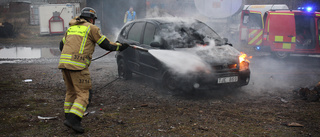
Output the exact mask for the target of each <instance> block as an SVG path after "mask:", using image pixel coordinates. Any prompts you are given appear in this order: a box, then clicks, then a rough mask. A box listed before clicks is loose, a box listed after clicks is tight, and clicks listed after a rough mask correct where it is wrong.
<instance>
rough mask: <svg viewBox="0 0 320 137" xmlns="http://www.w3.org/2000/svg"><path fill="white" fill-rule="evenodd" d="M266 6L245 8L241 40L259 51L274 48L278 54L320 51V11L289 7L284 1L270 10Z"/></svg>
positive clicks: (272, 50)
mask: <svg viewBox="0 0 320 137" xmlns="http://www.w3.org/2000/svg"><path fill="white" fill-rule="evenodd" d="M267 6H269V5H252V7H253V8H252V7H251V9H250V10H243V11H242V14H241V24H240V40H241V41H242V43H245V45H247V46H251V47H252V48H254V49H256V50H258V51H267V52H271V53H272V54H273V55H275V56H276V57H278V58H286V57H288V56H289V55H290V54H320V45H319V40H320V37H319V32H320V12H315V11H313V10H312V8H311V7H306V8H301V9H300V10H289V9H288V8H287V6H285V5H282V6H281V5H278V6H280V7H277V8H275V7H274V6H273V7H270V8H269V10H268V8H267ZM245 8H246V7H245ZM247 8H248V7H247ZM248 9H249V8H248Z"/></svg>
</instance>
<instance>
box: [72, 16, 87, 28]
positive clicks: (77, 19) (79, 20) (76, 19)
mask: <svg viewBox="0 0 320 137" xmlns="http://www.w3.org/2000/svg"><path fill="white" fill-rule="evenodd" d="M86 22H87V21H86V20H85V19H83V18H80V17H79V16H76V17H74V18H73V19H72V20H71V21H70V22H69V26H73V25H79V24H82V23H86Z"/></svg>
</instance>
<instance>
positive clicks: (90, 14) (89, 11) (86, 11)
mask: <svg viewBox="0 0 320 137" xmlns="http://www.w3.org/2000/svg"><path fill="white" fill-rule="evenodd" d="M80 17H83V18H92V19H97V14H96V11H95V10H94V9H93V8H90V7H85V8H83V9H82V10H81V15H80Z"/></svg>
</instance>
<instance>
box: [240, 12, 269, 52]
mask: <svg viewBox="0 0 320 137" xmlns="http://www.w3.org/2000/svg"><path fill="white" fill-rule="evenodd" d="M241 20H242V21H241V24H240V28H241V29H240V39H241V40H244V41H246V44H248V45H250V46H258V45H261V43H262V33H263V25H264V24H263V21H262V14H261V12H260V11H249V10H244V11H243V12H242V17H241Z"/></svg>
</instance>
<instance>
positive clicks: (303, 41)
mask: <svg viewBox="0 0 320 137" xmlns="http://www.w3.org/2000/svg"><path fill="white" fill-rule="evenodd" d="M297 32H298V35H297V45H298V46H302V47H304V48H307V47H308V46H309V45H310V44H311V33H310V31H308V29H307V28H302V29H300V30H298V31H297Z"/></svg>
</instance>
